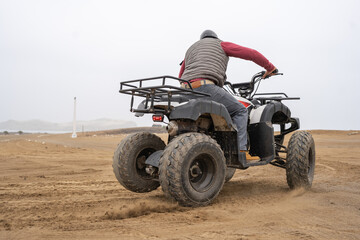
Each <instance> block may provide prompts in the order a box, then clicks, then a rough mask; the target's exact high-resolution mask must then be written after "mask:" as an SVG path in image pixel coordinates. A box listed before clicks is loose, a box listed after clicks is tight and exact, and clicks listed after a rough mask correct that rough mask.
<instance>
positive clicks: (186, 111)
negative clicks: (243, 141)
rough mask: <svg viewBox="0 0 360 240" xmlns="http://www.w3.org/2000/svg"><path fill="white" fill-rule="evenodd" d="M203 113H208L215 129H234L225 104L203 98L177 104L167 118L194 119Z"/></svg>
mask: <svg viewBox="0 0 360 240" xmlns="http://www.w3.org/2000/svg"><path fill="white" fill-rule="evenodd" d="M203 114H210V116H211V118H212V121H213V123H214V126H215V129H216V130H217V131H236V127H235V125H234V124H233V122H232V120H231V117H230V114H229V113H228V111H227V110H226V108H225V106H224V105H222V104H220V103H217V102H214V101H210V100H204V99H192V100H190V101H189V102H188V103H186V104H181V105H179V106H177V107H176V108H174V110H173V111H172V112H171V113H170V116H169V120H176V119H191V120H193V121H196V120H197V119H198V118H199V117H200V116H201V115H203Z"/></svg>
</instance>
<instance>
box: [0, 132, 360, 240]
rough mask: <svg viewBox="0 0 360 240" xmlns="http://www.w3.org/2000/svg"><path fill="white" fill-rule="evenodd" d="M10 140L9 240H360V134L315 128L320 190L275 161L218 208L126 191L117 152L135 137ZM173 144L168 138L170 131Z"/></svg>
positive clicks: (4, 143)
mask: <svg viewBox="0 0 360 240" xmlns="http://www.w3.org/2000/svg"><path fill="white" fill-rule="evenodd" d="M114 133H116V132H113V134H109V132H107V133H103V134H89V135H84V136H79V137H78V138H77V139H72V138H70V134H59V135H49V134H44V135H41V134H28V135H7V136H5V135H2V136H0V239H70V238H71V239H359V238H360V228H359V226H360V157H359V156H360V134H358V133H356V132H354V131H353V132H348V131H312V134H313V137H314V139H315V143H316V154H317V159H316V160H317V162H316V169H315V178H314V182H313V187H312V189H310V190H309V191H304V190H297V191H290V190H289V188H288V186H287V184H286V176H285V171H284V170H283V169H280V168H276V167H273V166H271V165H268V166H263V167H256V168H249V169H247V170H245V171H241V170H237V172H236V174H235V176H234V178H233V179H232V180H231V181H230V182H229V183H227V184H225V186H224V188H223V190H222V191H221V193H220V195H219V196H218V198H217V199H216V200H215V201H214V203H213V204H211V205H210V206H207V207H202V208H185V207H181V206H179V205H178V204H177V203H176V202H172V201H170V200H168V199H167V198H166V197H165V196H164V194H163V193H162V190H161V188H159V189H157V190H155V191H153V192H151V193H146V194H137V193H133V192H130V191H127V190H125V189H124V188H123V187H122V186H121V185H120V184H119V183H118V182H117V180H116V178H115V176H114V174H113V172H112V167H111V164H112V155H113V151H114V150H115V148H116V146H117V144H118V143H119V142H120V140H121V139H122V138H123V137H124V136H125V134H114ZM160 136H162V137H163V138H164V139H165V138H166V135H165V134H161V133H160Z"/></svg>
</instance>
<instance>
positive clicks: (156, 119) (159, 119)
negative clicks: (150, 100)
mask: <svg viewBox="0 0 360 240" xmlns="http://www.w3.org/2000/svg"><path fill="white" fill-rule="evenodd" d="M152 120H153V121H154V122H162V121H163V120H164V115H153V116H152Z"/></svg>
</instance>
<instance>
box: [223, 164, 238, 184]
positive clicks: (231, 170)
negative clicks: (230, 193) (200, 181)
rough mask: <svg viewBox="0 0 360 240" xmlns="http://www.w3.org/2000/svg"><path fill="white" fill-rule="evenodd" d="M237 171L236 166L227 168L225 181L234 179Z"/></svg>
mask: <svg viewBox="0 0 360 240" xmlns="http://www.w3.org/2000/svg"><path fill="white" fill-rule="evenodd" d="M235 171H236V168H231V167H228V168H226V175H225V183H227V182H228V181H230V180H231V179H232V177H233V176H234V174H235Z"/></svg>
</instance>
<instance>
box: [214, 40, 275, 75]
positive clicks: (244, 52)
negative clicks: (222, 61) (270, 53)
mask: <svg viewBox="0 0 360 240" xmlns="http://www.w3.org/2000/svg"><path fill="white" fill-rule="evenodd" d="M221 47H222V49H224V52H225V53H226V55H228V56H229V57H237V58H241V59H245V60H250V61H253V62H254V63H256V64H257V65H260V66H261V67H263V68H265V69H266V70H267V71H271V70H273V69H274V65H273V64H272V63H271V62H270V61H269V60H267V58H266V57H264V56H263V55H262V54H261V53H259V52H258V51H256V50H254V49H251V48H246V47H242V46H239V45H237V44H234V43H231V42H222V43H221Z"/></svg>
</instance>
